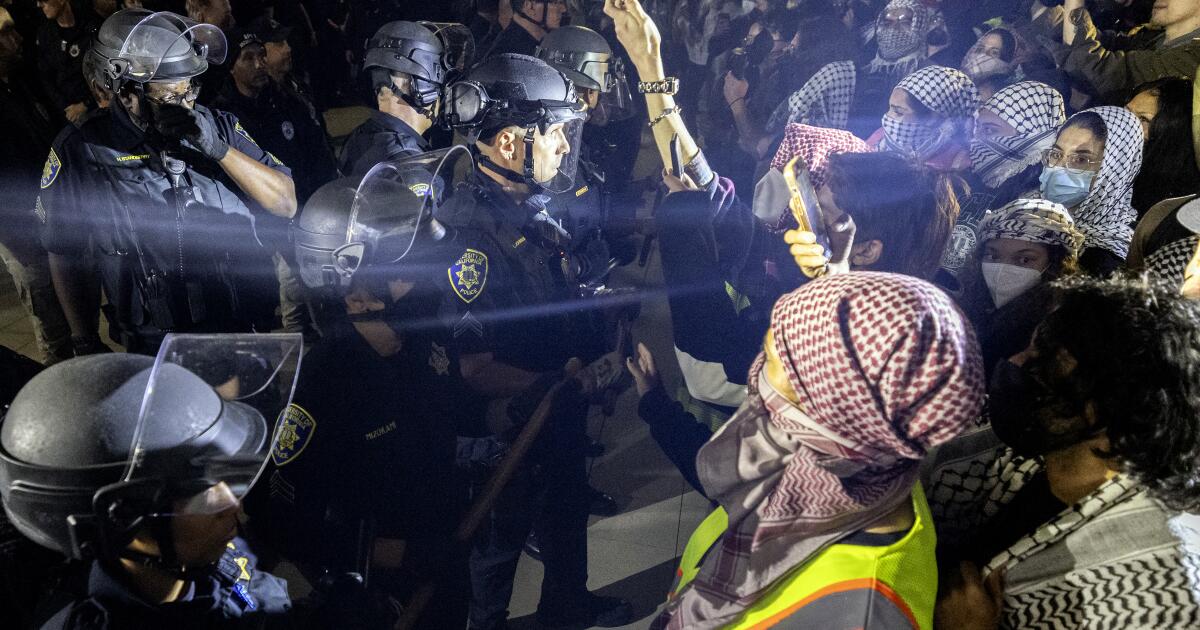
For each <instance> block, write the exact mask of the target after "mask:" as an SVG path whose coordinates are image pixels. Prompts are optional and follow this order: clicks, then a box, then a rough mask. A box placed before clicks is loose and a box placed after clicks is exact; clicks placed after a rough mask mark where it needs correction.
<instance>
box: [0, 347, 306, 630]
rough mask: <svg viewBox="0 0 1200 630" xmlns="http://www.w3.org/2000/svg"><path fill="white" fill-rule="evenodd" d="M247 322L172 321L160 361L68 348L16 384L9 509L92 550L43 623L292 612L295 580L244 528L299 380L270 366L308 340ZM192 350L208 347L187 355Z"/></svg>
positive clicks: (49, 534) (41, 535) (54, 538)
mask: <svg viewBox="0 0 1200 630" xmlns="http://www.w3.org/2000/svg"><path fill="white" fill-rule="evenodd" d="M248 337H249V336H236V335H231V336H223V337H222V338H216V339H214V337H212V336H207V337H204V338H202V339H197V338H195V337H191V338H189V337H187V336H184V337H176V338H174V339H173V340H179V341H180V342H181V345H177V346H176V349H177V350H178V351H177V352H174V353H173V354H174V355H175V358H174V359H173V360H161V357H160V361H159V362H158V363H157V364H156V361H155V360H154V359H153V358H151V357H146V356H141V355H135V354H125V353H119V354H105V355H96V356H90V357H80V358H76V359H71V360H68V361H65V362H62V363H59V364H56V365H54V366H52V367H50V368H48V369H46V370H45V371H43V372H42V373H40V374H38V375H37V376H35V377H34V378H33V379H32V380H31V381H30V382H29V383H28V384H27V385H26V386H25V387H24V388H23V389H22V390H21V391H20V393H18V395H17V396H16V398H15V400H14V401H13V403H12V406H11V408H10V409H9V411H8V413H7V415H6V417H5V418H4V421H3V425H2V427H0V498H2V499H3V503H4V510H5V513H6V514H7V516H8V518H9V519H10V520H11V521H12V523H13V525H14V526H15V527H16V528H17V529H18V530H19V531H20V532H21V533H22V534H24V535H25V536H28V537H29V538H30V539H31V540H33V541H34V542H36V543H38V544H40V545H42V546H44V547H47V548H49V549H51V550H53V551H56V552H59V553H61V554H64V555H66V556H68V557H70V558H73V559H75V560H83V561H87V562H89V563H90V570H89V574H88V577H87V586H86V593H83V594H81V595H80V597H79V598H78V599H76V601H74V602H73V603H71V604H69V605H68V606H66V607H65V608H63V609H62V610H61V611H59V612H58V613H57V614H56V615H54V617H53V618H52V619H50V620H49V621H48V622H47V623H46V625H45V626H43V627H44V628H52V629H55V630H57V629H60V628H61V629H74V628H80V629H82V628H96V629H104V628H135V627H143V628H180V629H183V628H234V627H236V628H244V627H262V626H263V624H265V623H266V622H268V621H269V620H272V619H281V618H282V617H283V616H284V615H285V614H286V613H288V612H289V609H291V607H292V604H291V601H290V599H289V598H288V595H287V587H286V583H285V582H284V581H283V580H280V579H279V578H276V577H274V576H272V575H270V574H268V573H264V572H262V571H259V570H258V569H257V568H256V559H255V556H254V555H253V554H252V553H250V551H249V550H248V549H247V547H246V543H245V541H243V540H242V539H241V538H239V537H238V536H237V534H238V510H239V505H240V499H241V496H242V495H243V494H244V492H245V489H246V487H247V486H248V484H250V483H252V482H253V480H254V479H255V478H256V476H257V475H258V473H259V472H260V471H261V470H262V466H263V464H264V462H265V460H266V457H267V452H268V450H269V448H270V444H271V441H272V431H271V426H270V425H269V424H268V421H267V417H273V416H272V414H277V413H278V412H279V411H280V410H281V408H282V406H284V405H286V404H287V400H288V396H289V394H290V390H291V386H292V381H291V380H289V379H283V378H274V377H272V376H269V375H270V374H274V372H272V370H274V368H277V367H283V368H284V369H283V372H285V373H286V372H287V371H288V370H289V369H294V367H295V364H296V361H297V360H298V357H299V353H300V341H299V336H298V335H272V336H269V339H263V338H262V337H261V336H259V337H258V338H253V339H252V338H248ZM214 342H215V343H214ZM184 346H186V347H184ZM195 350H200V351H201V352H202V354H205V355H208V356H209V359H206V360H204V361H202V362H200V363H195V362H192V361H191V360H190V359H187V358H183V357H186V356H187V355H190V354H193V351H195ZM216 357H221V358H222V360H217V361H213V360H211V359H212V358H216ZM288 365H290V368H289V367H287V366H288ZM256 375H257V376H256ZM148 388H149V389H150V390H151V392H152V393H151V394H147V389H148ZM251 393H256V394H257V396H255V397H250V396H249V394H251ZM135 452H136V453H137V454H138V458H137V459H134V458H133V454H134V453H135Z"/></svg>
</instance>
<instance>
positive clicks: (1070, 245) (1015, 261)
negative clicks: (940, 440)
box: [962, 199, 1083, 370]
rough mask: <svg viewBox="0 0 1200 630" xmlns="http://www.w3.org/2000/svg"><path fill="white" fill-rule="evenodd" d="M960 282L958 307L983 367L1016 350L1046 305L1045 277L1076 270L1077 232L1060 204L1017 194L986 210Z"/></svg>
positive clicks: (1048, 302) (1079, 237)
mask: <svg viewBox="0 0 1200 630" xmlns="http://www.w3.org/2000/svg"><path fill="white" fill-rule="evenodd" d="M979 233H980V243H981V246H980V248H979V251H978V253H977V254H976V255H975V256H974V258H973V260H972V261H971V265H970V268H969V270H968V272H967V273H966V274H964V275H965V276H966V278H965V279H964V282H963V284H964V285H965V286H964V290H963V298H962V306H963V310H964V311H965V312H966V313H967V316H968V317H969V318H970V320H971V323H972V324H973V325H974V326H975V333H976V334H977V335H978V336H979V345H980V349H981V351H982V352H983V360H984V367H985V368H986V369H988V370H991V368H992V367H993V366H994V365H995V364H996V362H997V361H999V360H1001V359H1005V358H1008V357H1010V356H1013V355H1014V354H1017V353H1018V352H1020V351H1021V350H1022V349H1024V348H1025V346H1026V345H1027V344H1028V343H1029V338H1030V336H1031V335H1032V334H1033V329H1034V328H1035V327H1036V326H1037V324H1038V323H1039V322H1041V321H1042V318H1044V317H1045V316H1046V314H1047V313H1048V312H1049V311H1050V307H1051V305H1052V304H1053V292H1052V290H1051V289H1050V283H1051V282H1052V281H1054V280H1057V279H1058V278H1061V277H1063V276H1066V275H1070V274H1072V273H1075V272H1076V271H1077V266H1078V257H1079V245H1080V243H1081V242H1082V241H1083V236H1082V235H1081V234H1079V232H1078V231H1077V230H1076V229H1075V227H1074V221H1072V219H1071V215H1070V214H1068V213H1067V210H1066V209H1065V208H1063V207H1062V206H1061V205H1059V204H1056V203H1053V202H1050V201H1046V200H1045V199H1017V200H1015V201H1013V202H1011V203H1009V204H1007V205H1005V206H1003V207H1002V208H1000V209H998V210H996V211H995V212H989V213H988V214H987V216H985V217H984V219H983V224H982V225H980V227H979Z"/></svg>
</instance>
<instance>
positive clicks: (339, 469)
mask: <svg viewBox="0 0 1200 630" xmlns="http://www.w3.org/2000/svg"><path fill="white" fill-rule="evenodd" d="M425 288H426V290H424V291H421V287H420V286H418V288H417V289H414V292H412V293H410V294H408V295H406V296H405V297H404V298H402V300H403V301H409V303H410V304H411V303H416V305H417V308H415V309H414V310H413V312H412V313H411V316H412V319H414V320H416V319H419V320H424V321H426V323H427V324H429V323H436V322H437V319H436V310H437V295H431V294H430V293H429V292H428V285H425ZM414 293H416V294H414ZM421 307H425V308H421ZM406 319H408V318H406ZM447 337H448V335H446V334H443V333H442V332H441V330H440V328H439V327H437V326H436V325H432V326H431V325H423V326H421V327H420V328H419V329H406V330H405V331H404V332H403V333H402V338H401V343H402V346H401V349H400V351H399V353H398V354H396V355H393V356H388V357H384V356H381V355H380V354H379V353H378V352H376V351H375V350H374V349H373V348H372V347H371V346H370V345H368V343H367V342H366V340H364V339H363V337H362V336H361V335H360V334H359V333H358V332H357V331H356V330H355V329H354V328H353V326H352V325H351V324H350V323H348V322H344V321H343V322H339V323H337V324H335V325H334V327H333V331H332V334H331V335H330V336H329V337H328V338H326V339H323V340H322V341H321V342H320V343H318V344H317V345H316V346H315V347H313V349H312V350H311V351H310V352H309V353H308V354H307V355H306V356H305V357H304V363H303V366H302V368H301V372H300V378H299V382H298V384H297V388H296V392H295V395H294V396H293V398H292V401H293V402H292V405H291V406H290V407H289V408H288V411H287V412H286V415H285V417H284V420H283V425H282V426H281V429H280V431H281V434H280V435H281V437H280V439H279V440H278V442H277V445H276V447H275V449H274V450H273V451H272V453H271V469H270V470H268V472H267V473H266V474H265V475H264V477H265V483H263V484H260V487H262V488H264V491H265V492H267V493H268V494H269V497H268V498H267V505H268V515H267V517H266V522H267V523H269V525H268V528H269V530H270V536H271V539H272V540H273V541H276V542H277V543H278V544H279V546H280V550H281V552H283V553H284V555H286V556H288V557H289V558H293V559H295V560H297V561H299V562H300V563H302V564H305V565H307V566H308V567H309V568H318V567H319V568H322V569H328V570H332V571H353V570H358V571H361V570H362V568H361V567H358V566H357V564H358V563H359V562H360V561H361V560H360V559H357V558H356V545H357V544H359V543H358V542H357V541H358V539H359V536H360V532H362V531H364V530H362V529H361V527H362V526H363V525H366V526H367V527H368V530H367V531H370V532H372V534H373V535H372V538H389V539H397V540H404V541H406V547H405V558H404V566H403V567H402V569H401V570H400V571H395V570H385V569H383V568H381V567H378V566H376V567H373V568H372V571H371V582H370V584H369V586H370V587H371V588H372V589H378V590H381V591H383V592H386V593H387V594H389V595H392V596H394V597H396V598H397V599H399V600H400V601H405V600H406V599H407V597H408V596H409V595H411V591H412V590H413V589H415V588H416V587H418V586H420V585H421V584H422V583H424V582H426V581H429V580H431V579H436V580H438V588H437V589H436V591H435V593H436V595H435V600H434V602H432V603H431V604H430V606H429V607H428V608H427V613H428V614H429V615H433V616H434V617H426V618H425V623H423V624H422V625H421V627H453V626H454V625H457V626H458V627H462V626H463V625H464V623H465V620H466V602H467V593H468V589H467V586H466V553H465V551H463V550H461V549H458V548H456V547H455V546H454V545H453V544H452V543H451V537H452V535H453V531H454V528H455V527H456V526H457V524H458V520H459V515H460V514H461V512H462V507H463V504H464V503H465V501H466V488H465V484H463V483H460V479H459V477H458V476H457V475H456V472H455V467H454V462H455V451H456V437H455V436H456V433H457V431H456V429H457V426H456V425H457V422H456V414H457V413H458V411H457V410H458V408H459V407H460V405H461V400H462V395H461V394H460V393H459V388H460V380H459V378H458V375H459V367H458V362H457V360H456V358H455V355H454V353H453V348H452V346H451V345H450V344H449V342H448V339H447ZM435 618H436V619H437V621H438V623H436V624H435V623H434V622H433V619H435Z"/></svg>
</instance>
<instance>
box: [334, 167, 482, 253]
mask: <svg viewBox="0 0 1200 630" xmlns="http://www.w3.org/2000/svg"><path fill="white" fill-rule="evenodd" d="M472 172H474V163H473V160H472V159H471V153H470V151H468V150H467V149H466V148H465V147H462V146H455V147H450V148H448V149H441V150H438V151H430V152H428V153H422V154H419V155H413V156H409V157H405V158H402V159H399V160H391V161H387V162H380V163H379V164H376V165H375V166H373V167H372V168H371V170H370V171H368V172H367V174H366V176H364V177H363V179H362V182H361V183H360V184H359V185H358V189H357V190H356V191H355V194H354V202H353V205H352V207H351V209H350V220H349V222H348V223H347V225H346V244H345V245H343V246H342V247H340V248H338V249H337V250H336V251H335V252H334V254H333V257H334V261H335V264H336V265H337V266H338V271H339V273H342V274H345V275H346V277H350V276H352V275H353V274H354V273H355V272H356V271H358V269H359V268H360V267H361V266H363V265H364V264H369V265H392V264H395V263H398V262H401V260H403V259H404V258H405V257H406V256H408V255H409V254H410V253H411V252H412V251H413V249H414V246H417V239H418V237H419V235H420V234H421V233H422V231H423V230H432V229H433V226H430V219H431V218H432V216H433V214H434V210H435V209H437V208H438V207H440V206H441V205H443V204H445V203H446V201H447V199H448V198H449V197H450V195H451V194H453V191H454V190H456V189H457V185H456V183H457V182H461V181H465V180H466V179H467V178H468V177H470V175H471V173H472ZM430 235H431V236H435V237H436V236H437V234H433V233H432V231H431V232H430Z"/></svg>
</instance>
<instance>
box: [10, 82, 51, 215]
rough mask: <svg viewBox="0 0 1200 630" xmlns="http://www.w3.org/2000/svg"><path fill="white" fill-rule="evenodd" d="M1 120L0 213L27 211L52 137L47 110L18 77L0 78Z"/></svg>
mask: <svg viewBox="0 0 1200 630" xmlns="http://www.w3.org/2000/svg"><path fill="white" fill-rule="evenodd" d="M0 120H3V121H4V123H5V125H6V129H5V131H4V133H5V140H4V142H0V172H2V173H4V174H5V178H4V181H3V184H2V185H0V216H6V217H11V216H14V215H23V219H24V220H29V217H32V213H31V212H30V211H31V210H32V207H33V205H32V204H33V201H34V199H35V198H36V197H37V190H38V187H37V184H38V175H39V174H40V173H41V166H42V160H43V159H45V157H46V147H47V146H49V145H50V143H51V142H52V141H53V140H54V132H55V128H54V127H51V123H50V121H51V117H50V112H49V111H48V110H47V109H46V107H45V106H44V105H43V104H42V103H41V102H39V100H38V99H37V97H36V96H35V95H34V94H33V92H32V91H31V90H30V89H29V87H28V86H27V85H25V84H24V83H23V82H22V81H21V80H20V79H18V78H17V77H10V78H9V80H2V79H0Z"/></svg>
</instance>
